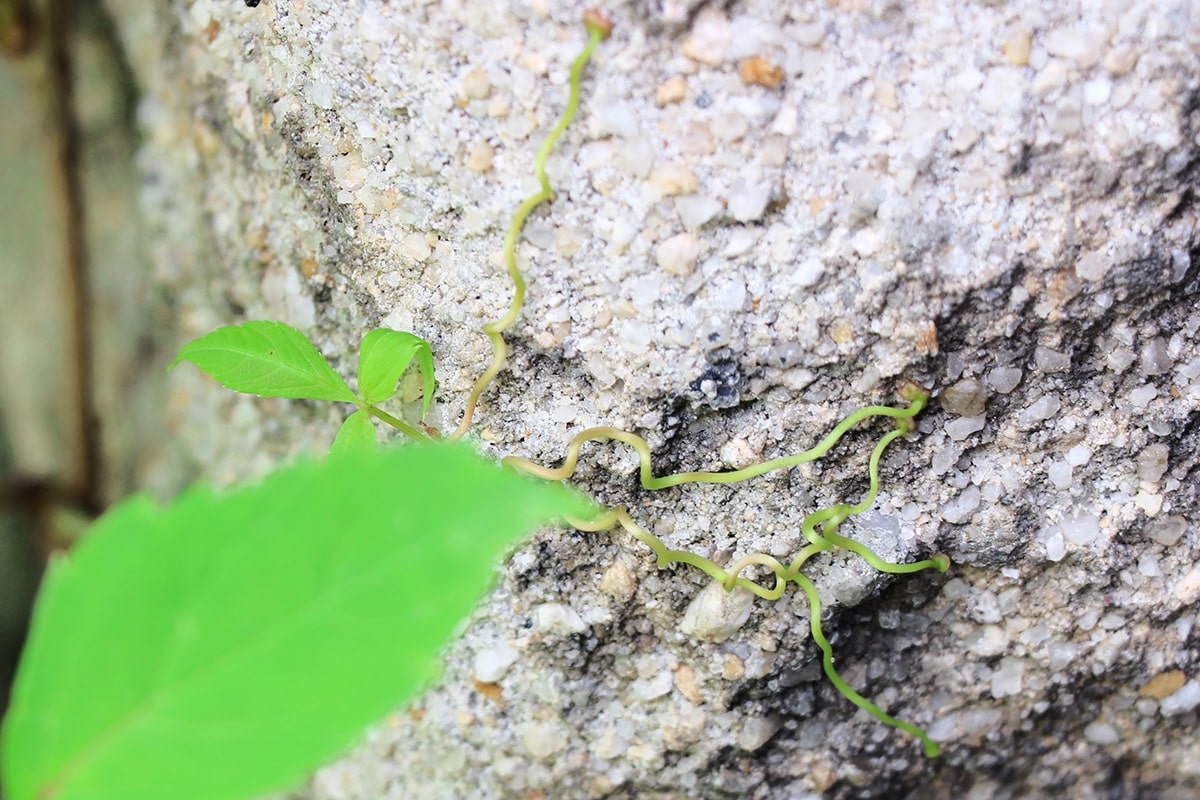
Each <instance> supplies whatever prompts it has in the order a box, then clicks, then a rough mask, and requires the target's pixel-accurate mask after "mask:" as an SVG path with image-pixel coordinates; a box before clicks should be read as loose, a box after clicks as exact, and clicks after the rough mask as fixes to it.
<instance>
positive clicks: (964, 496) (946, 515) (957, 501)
mask: <svg viewBox="0 0 1200 800" xmlns="http://www.w3.org/2000/svg"><path fill="white" fill-rule="evenodd" d="M980 499H981V495H980V492H979V487H978V486H975V485H974V484H972V485H970V486H968V487H967V488H966V489H963V491H962V493H961V494H960V495H959V496H958V497H956V498H954V499H953V500H951V501H950V502H949V503H946V504H945V505H944V506H942V519H944V520H946V522H949V523H950V524H951V525H959V524H961V523H963V522H966V521H967V520H969V519H970V518H971V517H972V515H974V513H975V510H976V509H978V508H979V502H980Z"/></svg>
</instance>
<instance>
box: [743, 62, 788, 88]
mask: <svg viewBox="0 0 1200 800" xmlns="http://www.w3.org/2000/svg"><path fill="white" fill-rule="evenodd" d="M738 77H739V78H741V79H742V83H744V84H746V85H747V86H761V87H763V88H764V89H778V88H779V87H780V86H782V85H783V68H782V67H779V66H776V65H775V64H772V63H771V62H770V61H767V60H766V59H765V58H763V57H762V56H754V57H753V58H747V59H746V60H745V61H743V62H741V63H740V64H738Z"/></svg>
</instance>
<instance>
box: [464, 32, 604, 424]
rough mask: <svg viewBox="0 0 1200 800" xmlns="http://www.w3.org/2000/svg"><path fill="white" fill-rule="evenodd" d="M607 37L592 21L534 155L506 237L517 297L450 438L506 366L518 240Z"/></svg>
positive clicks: (518, 278)
mask: <svg viewBox="0 0 1200 800" xmlns="http://www.w3.org/2000/svg"><path fill="white" fill-rule="evenodd" d="M606 36H607V33H606V32H605V31H604V30H602V29H601V28H600V27H598V26H596V25H593V24H591V23H589V24H588V43H587V46H586V47H585V48H584V49H583V52H582V53H580V54H579V57H578V58H576V59H575V63H573V64H572V65H571V77H570V93H569V95H568V96H567V107H566V108H564V109H563V112H562V115H561V116H560V117H559V118H558V123H557V124H555V126H554V127H553V128H552V129H551V130H550V133H549V134H548V135H547V136H546V141H544V142H542V146H541V147H540V148H538V151H537V155H536V156H535V157H534V160H533V165H534V172H535V173H536V174H537V180H538V186H539V188H538V191H536V192H535V193H533V194H531V195H530V196H529V197H526V198H525V200H523V201H522V202H521V205H519V206H517V210H516V213H514V214H513V218H512V224H511V225H509V226H508V233H507V235H505V237H504V264H505V266H507V267H508V276H509V277H510V278H512V282H513V287H514V291H513V299H512V303H510V304H509V306H508V313H506V314H505V315H504V316H503V317H501V318H500V319H498V320H495V321H493V322H489V323H487V324H486V325H484V326H483V332H484V333H485V334H487V337H488V339H490V340H491V342H492V363H491V364H490V365H489V366H488V368H487V369H486V370H485V371H484V373H483V374H482V375H480V376H479V380H477V381H475V385H474V386H473V387H471V393H470V394H469V395H468V396H467V407H466V410H464V411H463V418H462V421H461V422H460V423H459V424H458V427H457V428H456V429H455V430H454V432H453V433H452V434H450V437H449V438H450V440H451V441H456V440H458V439H461V438H462V437H463V436H465V435H466V433H467V431H468V430H470V428H471V420H472V418H473V417H474V416H475V408H476V406H478V405H479V398H480V397H481V396H482V395H483V393H484V391H486V390H487V388H488V386H490V385H491V383H492V381H493V380H495V378H496V376H497V375H499V374H500V370H501V369H503V368H504V360H505V358H507V357H508V345H507V344H506V343H505V341H504V331H506V330H508V329H509V328H511V327H512V325H513V323H515V322H516V321H517V316H518V315H520V313H521V307H522V306H523V305H525V278H524V276H522V275H521V270H520V268H519V267H518V266H517V240H518V239H519V238H520V236H521V231H522V230H524V228H525V220H526V219H528V217H529V214H530V213H531V212H532V211H533V210H534V209H535V208H537V207H538V206H540V205H541V204H542V203H546V202H549V201H550V200H552V199H553V198H554V190H553V189H551V188H550V178H549V177H547V175H546V159H547V158H549V157H550V152H551V151H552V150H553V149H554V145H555V144H557V143H558V140H559V139H560V138H561V137H562V135H563V132H564V131H565V130H566V129H567V126H568V125H570V124H571V120H573V119H575V112H576V111H578V110H579V80H580V78H581V77H582V76H583V69H584V67H586V66H587V63H588V61H590V60H591V58H592V53H593V52H594V51H595V49H596V46H597V45H598V44H600V42H601V41H602V40H603V39H604V38H605V37H606Z"/></svg>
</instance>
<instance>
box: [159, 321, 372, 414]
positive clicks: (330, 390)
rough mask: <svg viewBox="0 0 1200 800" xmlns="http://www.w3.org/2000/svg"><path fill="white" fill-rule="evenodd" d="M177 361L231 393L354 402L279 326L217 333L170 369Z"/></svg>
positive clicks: (316, 357)
mask: <svg viewBox="0 0 1200 800" xmlns="http://www.w3.org/2000/svg"><path fill="white" fill-rule="evenodd" d="M180 361H190V362H192V363H193V364H195V365H196V366H197V367H199V368H200V369H201V370H202V371H203V372H205V373H207V374H208V375H209V376H211V377H213V378H215V379H216V380H218V381H220V382H221V384H222V385H224V386H225V387H226V388H229V389H233V390H234V391H235V392H245V393H246V394H256V395H259V396H260V397H290V398H307V399H309V400H336V401H340V402H345V403H357V402H358V398H357V397H355V395H354V392H352V391H350V387H349V386H347V385H346V382H345V381H343V380H342V379H341V377H340V376H339V375H338V374H337V373H336V372H334V371H333V367H331V366H329V363H328V362H327V361H326V360H325V358H324V357H323V356H322V355H321V354H320V353H318V352H317V348H315V347H313V346H312V344H311V343H310V342H309V341H308V339H306V338H305V337H304V334H302V333H300V331H298V330H296V329H295V328H291V327H288V326H287V325H284V324H283V323H282V322H246V323H243V324H241V325H230V326H228V327H224V328H217V329H216V330H215V331H213V332H212V333H209V334H207V335H205V336H201V337H200V338H199V339H196V340H195V341H192V342H188V343H187V344H186V345H184V346H183V349H182V350H180V351H179V355H178V356H176V358H175V362H174V363H173V364H171V366H172V367H174V366H175V365H176V364H178V363H179V362H180Z"/></svg>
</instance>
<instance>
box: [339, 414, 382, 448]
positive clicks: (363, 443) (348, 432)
mask: <svg viewBox="0 0 1200 800" xmlns="http://www.w3.org/2000/svg"><path fill="white" fill-rule="evenodd" d="M378 443H379V440H378V439H377V438H376V436H375V425H374V423H372V422H371V415H370V413H369V412H367V411H366V410H365V409H361V408H360V409H359V410H358V411H355V412H354V413H353V414H351V415H350V416H348V417H346V421H345V422H343V423H342V427H340V428H338V432H337V436H335V437H333V446H332V447H330V448H329V453H330V455H338V456H340V455H341V454H343V453H349V452H357V453H372V452H374V451H375V448H376V446H377V445H378Z"/></svg>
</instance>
